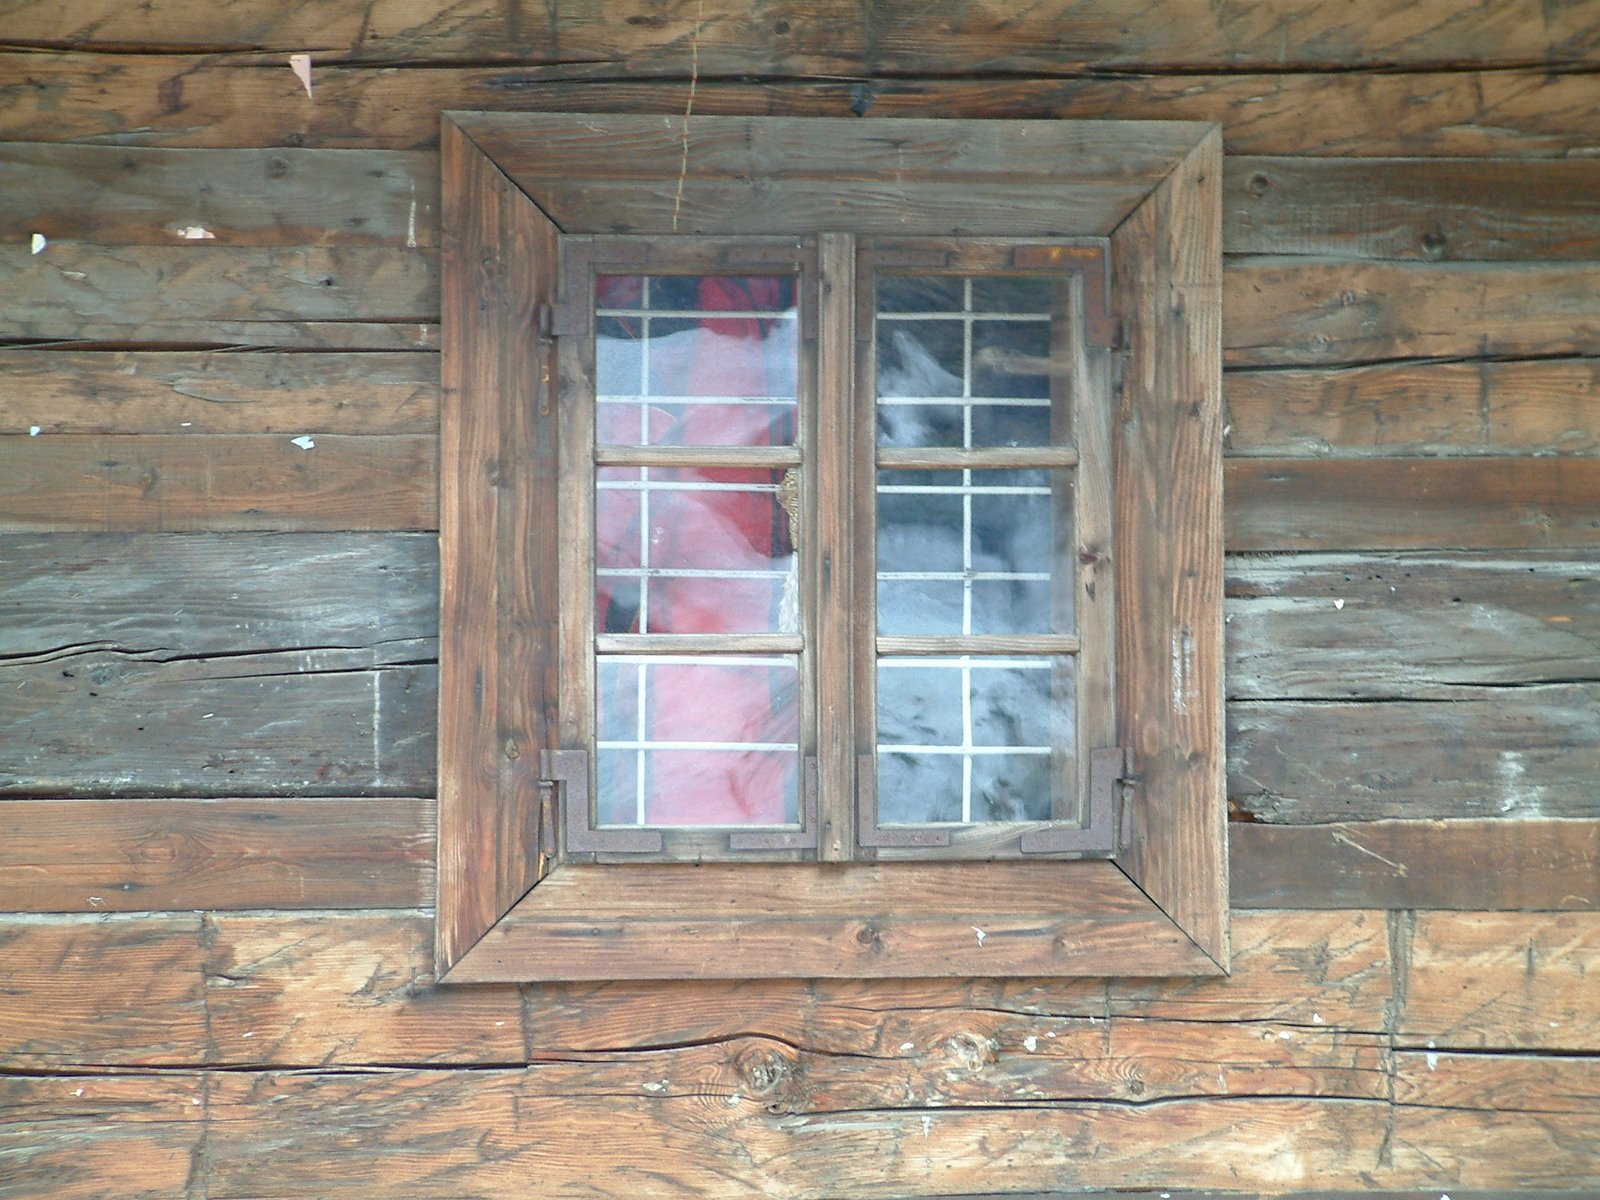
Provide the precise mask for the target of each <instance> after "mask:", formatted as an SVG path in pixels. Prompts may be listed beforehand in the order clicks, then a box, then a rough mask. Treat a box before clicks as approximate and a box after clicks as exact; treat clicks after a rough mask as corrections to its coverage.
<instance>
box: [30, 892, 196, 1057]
mask: <svg viewBox="0 0 1600 1200" xmlns="http://www.w3.org/2000/svg"><path fill="white" fill-rule="evenodd" d="M200 943H201V937H200V917H199V916H198V915H197V914H195V915H187V916H170V917H163V918H160V919H159V920H154V921H151V920H141V919H139V918H133V917H120V916H113V917H95V918H74V919H68V920H65V921H56V920H50V919H34V920H26V919H23V918H10V919H8V920H7V921H5V922H4V923H0V944H3V946H4V948H5V951H6V976H7V978H6V986H5V987H4V988H3V989H0V1030H4V1031H5V1032H4V1034H3V1036H0V1064H3V1065H4V1066H5V1067H6V1068H10V1067H17V1066H26V1067H29V1068H32V1069H36V1070H37V1069H46V1070H48V1069H49V1068H51V1067H54V1066H59V1065H64V1064H68V1063H73V1062H76V1063H96V1064H104V1065H108V1066H110V1065H116V1066H129V1065H135V1064H139V1065H147V1066H148V1065H152V1064H170V1063H178V1062H189V1063H194V1064H198V1063H200V1062H202V1061H204V1056H205V1051H204V1049H203V1047H204V1043H205V1038H206V1031H205V1030H206V1024H205V979H204V976H203V975H202V973H201V969H200V953H201V945H200ZM135 981H137V994H138V996H139V998H138V999H137V1000H135V999H134V996H135V991H134V990H133V989H132V987H131V986H130V985H132V984H133V983H134V982H135Z"/></svg>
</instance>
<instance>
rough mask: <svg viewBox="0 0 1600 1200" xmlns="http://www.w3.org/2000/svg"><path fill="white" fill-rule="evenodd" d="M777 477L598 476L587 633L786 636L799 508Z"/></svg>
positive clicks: (791, 618)
mask: <svg viewBox="0 0 1600 1200" xmlns="http://www.w3.org/2000/svg"><path fill="white" fill-rule="evenodd" d="M788 480H789V476H788V473H787V472H783V471H776V472H775V471H755V470H748V469H723V468H698V467H697V468H670V469H669V468H659V467H653V468H652V467H602V468H600V470H599V472H598V474H597V483H598V487H597V489H596V492H595V605H596V609H595V629H596V630H597V631H598V632H601V633H771V632H777V633H792V632H794V631H796V630H798V629H799V627H800V589H799V575H798V569H797V556H796V552H795V543H794V534H795V514H796V512H797V511H798V499H797V495H796V493H795V492H794V490H793V486H792V483H791V482H788Z"/></svg>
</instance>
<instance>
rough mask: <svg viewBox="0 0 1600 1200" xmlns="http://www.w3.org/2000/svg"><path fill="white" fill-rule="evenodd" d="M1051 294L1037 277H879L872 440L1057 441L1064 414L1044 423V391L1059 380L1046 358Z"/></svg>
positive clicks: (1052, 286)
mask: <svg viewBox="0 0 1600 1200" xmlns="http://www.w3.org/2000/svg"><path fill="white" fill-rule="evenodd" d="M1058 290H1059V285H1058V283H1057V282H1056V281H1055V280H1053V279H1046V278H1042V277H1040V276H1022V275H1018V276H1005V275H1000V276H882V277H880V278H879V279H878V282H877V334H876V337H877V392H878V444H879V445H882V446H943V447H957V446H959V447H967V448H982V447H992V446H1048V445H1050V444H1051V443H1052V442H1053V441H1057V440H1060V439H1061V436H1062V435H1064V433H1065V429H1064V427H1063V422H1064V420H1065V417H1064V415H1063V416H1058V417H1054V418H1053V417H1052V406H1051V396H1052V391H1053V390H1054V391H1061V390H1062V388H1063V387H1064V386H1065V384H1066V382H1067V380H1066V378H1065V377H1064V376H1061V375H1060V372H1059V369H1058V368H1055V367H1054V366H1053V361H1052V344H1051V338H1052V336H1053V335H1052V329H1055V331H1056V332H1055V334H1054V336H1060V333H1059V322H1058V323H1055V324H1054V325H1053V324H1052V319H1051V317H1052V310H1053V308H1054V306H1055V304H1056V293H1057V291H1058ZM1056 350H1057V353H1056V355H1055V359H1056V360H1058V361H1064V359H1063V358H1062V356H1061V355H1060V354H1059V347H1057V348H1056ZM1053 385H1054V386H1053ZM1062 407H1063V408H1064V406H1062ZM1053 434H1054V435H1056V436H1052V435H1053Z"/></svg>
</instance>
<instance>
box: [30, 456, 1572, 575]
mask: <svg viewBox="0 0 1600 1200" xmlns="http://www.w3.org/2000/svg"><path fill="white" fill-rule="evenodd" d="M307 435H308V436H312V438H313V440H314V441H315V443H316V444H315V446H314V447H312V448H307V449H302V448H301V447H300V446H299V445H298V444H296V442H295V441H294V440H293V439H291V438H289V437H287V436H270V437H269V436H255V435H248V434H240V435H213V436H206V437H195V436H190V435H187V434H184V433H179V434H174V435H170V436H169V435H142V436H123V435H105V436H87V435H84V436H78V435H68V436H59V437H56V436H52V437H44V436H39V437H28V436H26V435H12V436H0V467H3V468H4V473H0V528H3V529H7V530H13V531H23V530H52V529H55V530H124V531H138V530H147V531H159V530H211V531H222V530H283V531H292V530H408V529H412V530H427V529H432V528H435V527H436V525H435V522H436V521H437V505H438V498H437V492H436V488H437V483H436V467H437V449H436V441H435V439H433V438H431V437H423V436H415V437H413V436H390V437H346V436H331V437H330V436H322V435H317V434H316V433H315V431H308V434H307ZM8 484H9V486H7V485H8ZM1225 487H1226V494H1227V500H1226V507H1225V514H1224V515H1225V521H1226V525H1227V537H1228V548H1229V549H1230V550H1232V551H1262V550H1274V551H1277V550H1323V551H1334V550H1388V549H1456V548H1459V549H1478V548H1489V547H1504V548H1508V549H1523V548H1533V547H1561V546H1570V547H1585V546H1593V545H1596V544H1600V507H1597V505H1600V458H1554V457H1544V456H1541V457H1531V458H1522V457H1518V458H1510V457H1491V458H1466V457H1455V458H1405V459H1318V460H1308V459H1276V458H1274V459H1265V458H1262V459H1235V460H1233V461H1231V462H1229V463H1228V464H1227V467H1226V482H1225Z"/></svg>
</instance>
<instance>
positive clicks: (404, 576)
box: [0, 533, 439, 669]
mask: <svg viewBox="0 0 1600 1200" xmlns="http://www.w3.org/2000/svg"><path fill="white" fill-rule="evenodd" d="M438 578H439V571H438V562H437V552H436V550H435V539H434V538H433V537H432V536H431V535H428V534H405V533H401V534H385V535H381V536H374V535H371V534H341V533H334V534H293V533H280V534H254V533H240V534H139V535H131V534H121V533H78V534H68V533H51V534H33V533H19V534H5V535H0V610H3V611H4V612H5V614H6V620H5V622H4V623H3V624H0V659H3V660H6V666H12V665H22V662H21V660H25V659H44V658H56V659H59V658H60V657H61V656H62V655H63V654H70V653H71V652H73V651H77V650H91V649H102V650H105V649H113V648H116V649H120V650H121V651H122V652H123V653H127V654H144V653H156V654H165V655H168V656H170V659H171V660H174V661H175V660H181V659H192V658H202V657H205V656H206V655H208V654H209V655H218V656H220V655H224V654H227V653H252V652H253V653H257V654H267V653H272V652H276V651H300V650H310V649H313V648H315V647H323V648H326V649H330V650H332V649H338V648H343V649H351V650H353V649H356V648H358V647H363V646H365V647H377V646H380V645H382V644H384V643H389V644H391V645H397V644H403V643H416V644H417V645H416V646H414V647H413V648H415V649H428V648H429V644H430V643H431V642H432V640H433V639H434V638H435V637H436V636H437V634H438V612H437V606H436V595H437V591H438V586H439V585H438ZM13 660H15V661H13ZM0 669H3V668H0Z"/></svg>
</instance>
